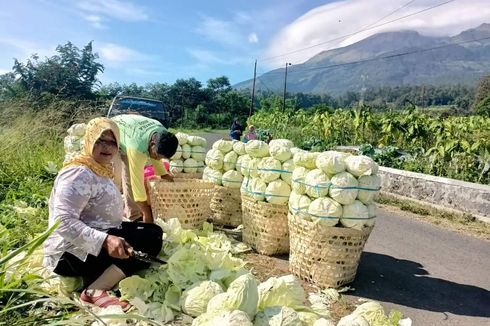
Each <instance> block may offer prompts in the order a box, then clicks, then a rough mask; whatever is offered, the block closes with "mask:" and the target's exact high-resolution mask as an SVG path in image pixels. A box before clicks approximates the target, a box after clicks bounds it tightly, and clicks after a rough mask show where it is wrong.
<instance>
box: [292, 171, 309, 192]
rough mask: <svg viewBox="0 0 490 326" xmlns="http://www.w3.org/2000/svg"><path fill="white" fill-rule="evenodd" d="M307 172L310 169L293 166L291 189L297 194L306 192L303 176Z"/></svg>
mask: <svg viewBox="0 0 490 326" xmlns="http://www.w3.org/2000/svg"><path fill="white" fill-rule="evenodd" d="M308 172H310V170H308V169H307V168H305V167H302V166H298V167H295V168H294V170H293V174H292V176H291V182H292V185H293V190H294V191H296V192H297V193H298V194H301V195H304V194H306V185H305V177H306V174H308Z"/></svg>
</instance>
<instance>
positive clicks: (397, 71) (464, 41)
mask: <svg viewBox="0 0 490 326" xmlns="http://www.w3.org/2000/svg"><path fill="white" fill-rule="evenodd" d="M485 38H486V39H485ZM475 39H478V40H479V39H483V40H480V41H476V42H473V40H475ZM470 41H471V42H470ZM405 53H408V54H406V55H405ZM284 72H285V71H284V68H281V69H275V70H272V71H269V72H267V73H265V74H263V75H261V76H260V77H259V78H258V79H257V82H256V89H258V90H264V91H265V90H272V91H275V92H282V90H283V87H284ZM488 73H490V24H482V25H480V26H478V27H477V28H473V29H469V30H466V31H463V32H461V33H460V34H458V35H456V36H453V37H429V36H424V35H421V34H419V33H418V32H414V31H399V32H387V33H379V34H375V35H373V36H371V37H368V38H366V39H363V40H361V41H359V42H357V43H354V44H351V45H349V46H346V47H342V48H337V49H333V50H329V51H323V52H320V53H318V54H317V55H315V56H314V57H312V58H310V59H309V60H307V61H306V62H304V63H302V64H295V65H292V66H290V67H288V76H287V90H288V92H290V93H296V92H303V93H316V94H324V93H330V94H339V93H343V92H346V91H360V90H361V89H362V88H363V87H382V86H400V85H454V84H462V85H475V84H476V82H477V81H478V80H479V79H480V78H481V76H483V75H485V74H488ZM251 85H252V80H247V81H244V82H241V83H238V84H236V85H234V88H236V89H247V88H248V89H250V88H251Z"/></svg>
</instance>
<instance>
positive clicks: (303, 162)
mask: <svg viewBox="0 0 490 326" xmlns="http://www.w3.org/2000/svg"><path fill="white" fill-rule="evenodd" d="M318 155H319V153H312V152H306V151H303V152H297V153H296V154H294V156H293V161H294V164H295V165H296V166H302V167H305V168H307V169H310V170H313V169H316V158H317V157H318Z"/></svg>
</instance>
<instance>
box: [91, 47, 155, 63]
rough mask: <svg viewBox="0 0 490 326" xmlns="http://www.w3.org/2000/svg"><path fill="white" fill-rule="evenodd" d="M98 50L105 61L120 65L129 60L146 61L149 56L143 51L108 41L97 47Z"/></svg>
mask: <svg viewBox="0 0 490 326" xmlns="http://www.w3.org/2000/svg"><path fill="white" fill-rule="evenodd" d="M96 52H98V53H99V54H100V57H101V59H102V60H103V61H104V63H108V64H113V65H120V64H124V63H129V62H137V61H145V60H148V59H149V57H148V56H147V55H145V54H143V53H141V52H138V51H136V50H133V49H131V48H128V47H126V46H123V45H118V44H114V43H106V44H102V45H101V46H99V47H97V50H96Z"/></svg>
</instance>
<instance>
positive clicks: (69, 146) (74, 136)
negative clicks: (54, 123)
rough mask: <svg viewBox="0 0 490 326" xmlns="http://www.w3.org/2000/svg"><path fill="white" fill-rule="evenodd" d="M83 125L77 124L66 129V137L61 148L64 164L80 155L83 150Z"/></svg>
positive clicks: (84, 125)
mask: <svg viewBox="0 0 490 326" xmlns="http://www.w3.org/2000/svg"><path fill="white" fill-rule="evenodd" d="M86 127H87V125H86V124H85V123H77V124H74V125H72V126H71V127H70V128H68V130H67V133H68V136H66V137H65V139H64V140H63V147H64V148H65V162H68V161H69V160H71V159H72V158H74V157H75V156H77V155H78V154H80V152H81V150H82V148H83V143H84V140H83V137H84V136H85V128H86Z"/></svg>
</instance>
